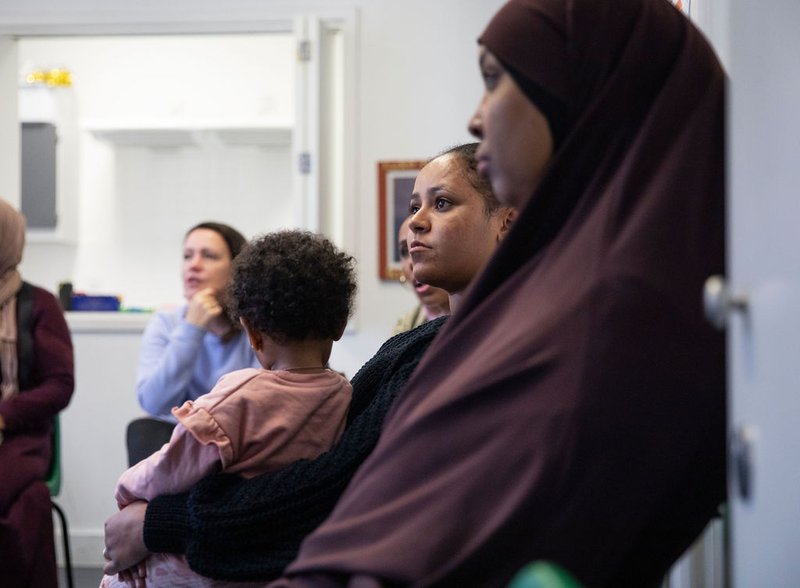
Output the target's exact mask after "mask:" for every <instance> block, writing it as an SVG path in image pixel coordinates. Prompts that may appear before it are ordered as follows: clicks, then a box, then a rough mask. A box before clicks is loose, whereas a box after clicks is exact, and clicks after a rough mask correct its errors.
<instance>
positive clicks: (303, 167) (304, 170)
mask: <svg viewBox="0 0 800 588" xmlns="http://www.w3.org/2000/svg"><path fill="white" fill-rule="evenodd" d="M297 169H298V170H299V171H300V173H301V174H310V173H311V154H310V153H309V152H308V151H304V152H303V153H301V154H300V155H298V156H297Z"/></svg>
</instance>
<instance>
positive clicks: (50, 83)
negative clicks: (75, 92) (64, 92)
mask: <svg viewBox="0 0 800 588" xmlns="http://www.w3.org/2000/svg"><path fill="white" fill-rule="evenodd" d="M25 82H26V83H27V84H30V85H32V86H34V85H42V86H47V87H49V88H56V87H60V88H69V87H70V86H72V72H70V71H69V70H68V69H65V68H61V67H56V68H53V69H38V70H34V71H32V72H30V73H28V74H27V75H26V76H25Z"/></svg>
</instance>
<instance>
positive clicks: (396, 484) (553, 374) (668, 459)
mask: <svg viewBox="0 0 800 588" xmlns="http://www.w3.org/2000/svg"><path fill="white" fill-rule="evenodd" d="M480 42H481V49H480V62H481V70H482V74H483V77H484V80H485V85H486V92H485V95H484V98H483V99H482V101H481V104H480V106H479V107H478V110H477V112H476V113H475V115H474V117H473V119H472V120H471V121H470V129H471V130H472V132H473V133H474V134H475V135H476V136H478V137H479V138H480V139H482V144H481V147H480V148H479V151H478V157H479V159H480V160H481V164H480V169H481V170H482V171H483V173H485V174H487V175H488V176H489V177H490V179H491V182H492V185H493V187H494V190H495V193H496V194H497V196H498V198H499V199H500V200H502V201H504V202H505V203H507V204H516V205H519V206H520V210H521V212H520V216H519V217H518V219H517V221H516V222H515V224H514V226H513V227H512V229H511V232H510V233H509V235H508V237H507V238H506V239H505V240H504V242H503V243H502V244H501V246H500V248H499V249H498V251H497V253H496V254H495V256H494V258H493V260H492V261H491V262H490V264H489V266H488V267H487V269H486V270H485V271H484V272H483V274H482V275H481V276H480V278H479V279H478V280H477V282H476V283H475V284H474V286H473V287H472V288H471V290H470V291H469V292H468V293H467V295H466V299H465V300H464V301H463V303H462V305H461V306H460V307H459V308H458V310H457V311H456V312H455V313H454V315H453V317H452V318H451V320H450V322H449V323H448V324H447V325H446V327H445V328H444V329H443V330H442V332H440V334H439V337H438V338H437V339H436V340H435V341H434V343H433V344H432V345H431V347H430V349H429V350H428V353H427V354H426V356H425V357H424V358H423V360H422V362H421V363H420V365H419V367H418V369H417V370H416V372H415V373H414V375H413V376H412V378H411V380H410V381H409V383H408V387H407V389H406V392H405V393H404V395H403V396H402V397H401V398H400V400H399V401H398V403H397V404H396V405H395V407H394V409H393V412H392V413H391V414H390V415H389V417H388V419H387V422H386V424H385V427H384V430H383V434H382V435H381V439H380V441H379V443H378V445H377V447H376V449H375V451H374V452H373V453H372V455H371V456H370V457H369V459H368V460H367V461H366V462H365V463H364V464H363V466H362V467H361V469H360V470H359V472H358V473H357V474H356V476H355V478H354V479H353V480H352V482H351V484H350V486H349V488H348V490H347V491H346V492H345V494H344V495H343V496H342V498H341V499H340V500H339V503H338V505H337V507H336V509H335V510H334V512H333V513H332V515H331V516H330V517H329V518H328V520H327V521H326V522H325V523H324V524H323V525H322V526H320V527H319V528H318V529H317V530H316V531H315V532H314V533H313V534H312V535H311V536H309V537H308V538H307V539H306V541H305V542H304V544H303V546H302V548H301V551H300V554H299V556H298V558H297V559H296V560H295V562H294V563H293V564H292V565H290V566H289V568H288V569H287V571H286V577H285V578H284V579H283V580H280V581H278V583H277V584H276V585H277V586H359V587H366V586H405V585H414V586H428V585H448V586H482V587H484V586H503V585H505V584H506V583H507V582H508V580H509V579H510V578H511V577H512V576H513V575H514V573H515V572H516V571H517V570H518V569H519V568H521V567H522V566H523V565H524V564H525V563H526V562H529V561H531V560H534V559H549V560H552V561H555V562H557V563H558V564H560V565H562V566H564V567H565V568H566V569H568V570H570V571H572V572H573V573H574V574H575V575H576V576H577V577H578V579H580V580H581V581H582V582H584V583H585V584H586V585H588V586H614V587H619V586H635V587H643V586H655V585H657V583H658V582H659V580H660V579H661V578H662V577H663V575H664V573H665V572H666V571H667V569H668V568H669V566H670V564H671V563H672V562H673V561H674V560H675V559H676V558H678V557H679V556H680V554H681V553H682V551H683V550H684V549H685V548H687V547H688V546H689V544H690V543H691V541H692V540H693V539H694V538H695V537H696V536H697V535H698V534H699V533H700V531H701V530H702V529H703V527H704V525H705V524H706V522H707V521H708V520H709V518H710V517H712V516H713V514H714V512H715V509H716V507H717V505H718V504H719V503H720V502H721V501H722V500H723V499H724V497H725V449H724V437H725V381H724V373H725V372H724V341H723V338H722V336H721V335H719V334H717V333H716V332H714V331H713V329H712V328H711V327H710V326H709V325H708V324H707V323H706V322H705V320H704V317H703V313H702V302H701V301H702V288H703V282H704V280H705V279H706V278H707V277H708V276H709V275H711V274H714V273H718V272H721V271H722V270H723V245H724V234H723V233H724V225H723V217H724V211H723V175H724V172H723V92H724V74H723V72H722V70H721V69H720V66H719V64H718V62H717V59H716V58H715V56H714V54H713V51H712V50H711V49H710V47H709V46H708V44H707V42H706V41H705V39H704V38H703V36H702V35H701V34H700V33H699V32H698V31H697V30H696V29H695V28H694V27H693V26H692V25H691V24H690V23H689V21H688V20H687V19H686V18H684V17H683V16H682V15H681V14H680V13H679V12H678V11H677V10H675V9H674V8H673V7H672V6H671V5H670V4H669V3H668V2H664V1H663V0H615V1H614V2H598V1H596V0H511V2H509V3H508V4H506V5H505V6H504V7H503V8H502V9H501V10H500V11H499V12H498V13H497V15H496V16H495V17H494V18H493V20H492V21H491V22H490V23H489V25H488V27H487V29H486V30H485V31H484V33H483V35H482V36H481V38H480Z"/></svg>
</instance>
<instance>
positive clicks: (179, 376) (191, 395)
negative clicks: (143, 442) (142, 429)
mask: <svg viewBox="0 0 800 588" xmlns="http://www.w3.org/2000/svg"><path fill="white" fill-rule="evenodd" d="M185 314H186V306H185V305H184V306H182V307H181V308H178V309H176V310H174V311H170V312H159V313H157V314H156V315H155V316H154V317H153V318H152V319H151V320H150V322H149V323H148V325H147V328H146V329H145V331H144V337H143V339H142V352H141V355H140V357H139V368H138V369H137V371H136V394H137V396H138V397H139V404H140V405H141V406H142V408H143V409H144V410H145V411H146V412H147V413H149V414H150V415H151V416H154V417H156V418H159V419H163V420H168V421H171V422H176V421H175V418H174V417H173V416H172V414H171V413H170V410H171V409H172V408H173V407H175V406H180V405H181V404H183V403H184V402H185V401H187V400H194V399H195V398H197V397H198V396H201V395H203V394H205V393H207V392H209V391H210V390H211V389H212V388H213V387H214V384H216V383H217V380H219V378H220V377H221V376H223V375H224V374H227V373H228V372H232V371H234V370H239V369H242V368H246V367H255V368H258V367H261V366H260V365H259V363H258V360H257V359H256V358H255V356H254V355H253V350H252V349H251V348H250V343H249V341H248V340H247V334H246V333H245V332H244V331H241V332H240V333H238V334H237V335H236V336H235V337H234V338H233V339H231V340H230V341H228V342H227V343H223V342H222V340H221V339H220V338H219V337H217V336H216V335H213V334H211V333H209V332H208V331H206V330H205V329H201V328H199V327H196V326H195V325H191V324H189V323H187V322H186V321H185V320H184V318H183V317H184V315H185Z"/></svg>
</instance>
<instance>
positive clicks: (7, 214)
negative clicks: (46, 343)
mask: <svg viewBox="0 0 800 588" xmlns="http://www.w3.org/2000/svg"><path fill="white" fill-rule="evenodd" d="M24 245H25V217H23V216H22V214H20V213H19V212H17V211H16V210H14V208H12V207H11V205H10V204H8V203H7V202H5V201H4V200H0V372H2V380H0V400H5V399H6V398H10V397H11V396H13V395H14V394H16V393H17V317H16V304H15V301H16V298H15V297H16V294H17V292H19V289H20V287H21V286H22V278H21V277H20V275H19V272H18V271H17V265H19V262H20V261H22V248H23V247H24Z"/></svg>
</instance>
